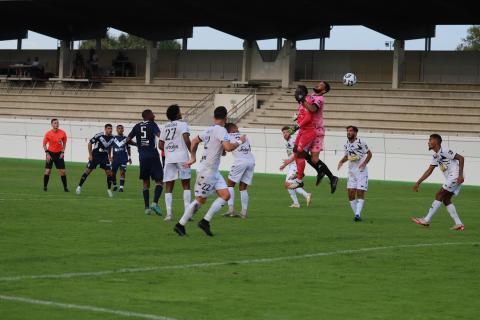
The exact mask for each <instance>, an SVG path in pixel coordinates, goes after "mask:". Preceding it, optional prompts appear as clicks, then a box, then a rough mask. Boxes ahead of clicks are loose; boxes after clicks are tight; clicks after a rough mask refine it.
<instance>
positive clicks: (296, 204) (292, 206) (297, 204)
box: [290, 203, 300, 208]
mask: <svg viewBox="0 0 480 320" xmlns="http://www.w3.org/2000/svg"><path fill="white" fill-rule="evenodd" d="M290 208H300V204H299V203H292V204H291V205H290Z"/></svg>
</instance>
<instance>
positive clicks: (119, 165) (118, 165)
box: [112, 158, 128, 173]
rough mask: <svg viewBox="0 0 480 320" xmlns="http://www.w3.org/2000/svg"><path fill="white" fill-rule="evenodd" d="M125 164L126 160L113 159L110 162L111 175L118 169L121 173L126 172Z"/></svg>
mask: <svg viewBox="0 0 480 320" xmlns="http://www.w3.org/2000/svg"><path fill="white" fill-rule="evenodd" d="M127 163H128V159H115V158H113V160H112V171H113V173H117V171H118V169H121V170H123V171H127Z"/></svg>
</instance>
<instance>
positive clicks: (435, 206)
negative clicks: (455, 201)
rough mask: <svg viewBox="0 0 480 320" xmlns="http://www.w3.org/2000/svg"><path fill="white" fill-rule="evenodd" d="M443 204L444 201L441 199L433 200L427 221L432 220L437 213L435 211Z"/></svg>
mask: <svg viewBox="0 0 480 320" xmlns="http://www.w3.org/2000/svg"><path fill="white" fill-rule="evenodd" d="M441 205H442V202H441V201H438V200H434V201H433V202H432V206H431V207H430V210H428V214H427V216H426V217H425V218H424V220H425V221H426V222H430V220H432V217H433V215H434V214H435V212H437V210H438V208H440V206H441Z"/></svg>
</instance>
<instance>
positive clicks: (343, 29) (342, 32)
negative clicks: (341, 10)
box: [0, 25, 469, 50]
mask: <svg viewBox="0 0 480 320" xmlns="http://www.w3.org/2000/svg"><path fill="white" fill-rule="evenodd" d="M468 27H469V26H468V25H455V26H442V25H440V26H437V29H436V37H435V38H432V50H455V49H456V47H457V46H458V44H460V42H461V41H462V38H465V36H466V35H467V29H468ZM110 32H111V33H112V34H114V35H118V34H120V33H121V31H119V30H115V29H110ZM387 41H393V39H391V38H389V37H387V36H385V35H383V34H381V33H378V32H376V31H373V30H371V29H368V28H366V27H363V26H334V27H333V28H332V30H331V32H330V38H327V39H326V41H325V49H327V50H390V47H388V46H386V44H385V42H387ZM242 43H243V40H242V39H240V38H237V37H234V36H231V35H229V34H226V33H223V32H221V31H218V30H215V29H212V28H209V27H195V28H194V30H193V37H192V38H190V39H189V40H188V49H191V50H199V49H213V50H215V49H227V50H241V49H242V48H243V46H242ZM77 46H78V42H77V43H76V45H75V47H77ZM259 46H260V49H263V50H268V49H276V47H277V40H276V39H272V40H262V41H259ZM22 47H23V48H24V49H55V48H57V40H56V39H54V38H50V37H47V36H44V35H41V34H38V33H35V32H32V31H29V32H28V39H24V40H23V42H22ZM16 48H17V41H16V40H11V41H0V49H16ZM318 48H319V40H318V39H314V40H305V41H298V42H297V49H299V50H317V49H318ZM424 48H425V40H424V39H419V40H409V41H406V42H405V49H406V50H424Z"/></svg>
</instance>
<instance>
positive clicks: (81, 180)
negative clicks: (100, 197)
mask: <svg viewBox="0 0 480 320" xmlns="http://www.w3.org/2000/svg"><path fill="white" fill-rule="evenodd" d="M87 177H88V174H86V173H84V174H82V177H81V178H80V182H79V183H78V185H79V186H80V187H81V186H83V183H84V182H85V180H87Z"/></svg>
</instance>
